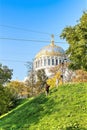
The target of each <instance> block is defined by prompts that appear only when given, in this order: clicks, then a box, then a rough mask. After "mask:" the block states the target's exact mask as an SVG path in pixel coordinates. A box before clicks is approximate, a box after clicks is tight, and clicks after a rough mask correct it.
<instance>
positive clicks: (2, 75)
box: [0, 64, 12, 84]
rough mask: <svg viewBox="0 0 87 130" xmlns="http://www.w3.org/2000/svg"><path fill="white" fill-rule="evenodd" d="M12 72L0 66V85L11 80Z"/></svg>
mask: <svg viewBox="0 0 87 130" xmlns="http://www.w3.org/2000/svg"><path fill="white" fill-rule="evenodd" d="M11 76H12V70H11V69H9V68H8V67H7V66H3V65H2V64H0V84H5V83H6V82H8V81H10V79H11V78H12V77H11Z"/></svg>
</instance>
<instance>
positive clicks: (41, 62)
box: [33, 35, 65, 77]
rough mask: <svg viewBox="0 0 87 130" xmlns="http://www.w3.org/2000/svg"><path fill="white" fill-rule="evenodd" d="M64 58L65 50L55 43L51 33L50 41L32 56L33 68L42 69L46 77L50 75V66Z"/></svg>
mask: <svg viewBox="0 0 87 130" xmlns="http://www.w3.org/2000/svg"><path fill="white" fill-rule="evenodd" d="M64 59H65V51H64V50H63V48H61V47H60V46H57V45H55V43H54V36H53V35H52V40H51V43H50V44H49V45H47V46H45V47H43V48H42V49H41V50H40V51H39V52H38V53H37V54H36V56H35V58H34V62H33V65H34V70H35V71H38V70H40V69H44V70H45V73H46V75H47V76H48V77H51V76H52V73H51V72H50V71H49V70H50V68H52V67H55V66H57V65H59V64H60V63H62V62H63V61H64Z"/></svg>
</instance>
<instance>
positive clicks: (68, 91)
mask: <svg viewBox="0 0 87 130" xmlns="http://www.w3.org/2000/svg"><path fill="white" fill-rule="evenodd" d="M86 99H87V83H79V84H66V85H63V86H60V87H59V88H53V89H51V91H50V94H49V96H48V97H46V96H45V94H41V95H39V96H38V97H35V98H31V99H27V101H25V102H24V103H23V104H21V105H20V106H18V107H17V108H15V109H14V110H12V111H11V112H10V113H8V114H7V115H3V116H2V117H1V118H0V128H1V130H12V129H14V130H22V129H24V130H87V102H86Z"/></svg>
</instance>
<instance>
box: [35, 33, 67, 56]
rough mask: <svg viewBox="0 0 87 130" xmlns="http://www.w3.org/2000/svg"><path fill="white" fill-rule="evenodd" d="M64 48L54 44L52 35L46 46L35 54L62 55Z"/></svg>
mask: <svg viewBox="0 0 87 130" xmlns="http://www.w3.org/2000/svg"><path fill="white" fill-rule="evenodd" d="M64 54H65V52H64V50H63V49H62V48H61V47H59V46H56V45H55V44H54V35H52V40H51V43H50V44H49V45H48V46H45V47H43V48H42V49H41V50H40V51H39V52H38V53H37V54H36V56H35V58H40V57H42V56H64Z"/></svg>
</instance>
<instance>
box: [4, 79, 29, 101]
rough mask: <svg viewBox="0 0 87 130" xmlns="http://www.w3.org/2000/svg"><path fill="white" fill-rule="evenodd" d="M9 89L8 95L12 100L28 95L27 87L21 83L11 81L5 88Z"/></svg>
mask: <svg viewBox="0 0 87 130" xmlns="http://www.w3.org/2000/svg"><path fill="white" fill-rule="evenodd" d="M6 88H7V89H9V92H10V95H12V98H13V99H15V100H16V99H18V98H23V97H25V96H27V95H28V91H27V87H26V86H25V84H24V83H23V82H20V81H17V80H16V81H11V82H10V83H8V84H7V86H6Z"/></svg>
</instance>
